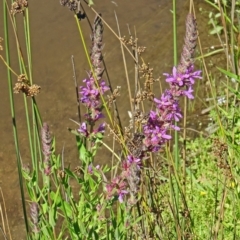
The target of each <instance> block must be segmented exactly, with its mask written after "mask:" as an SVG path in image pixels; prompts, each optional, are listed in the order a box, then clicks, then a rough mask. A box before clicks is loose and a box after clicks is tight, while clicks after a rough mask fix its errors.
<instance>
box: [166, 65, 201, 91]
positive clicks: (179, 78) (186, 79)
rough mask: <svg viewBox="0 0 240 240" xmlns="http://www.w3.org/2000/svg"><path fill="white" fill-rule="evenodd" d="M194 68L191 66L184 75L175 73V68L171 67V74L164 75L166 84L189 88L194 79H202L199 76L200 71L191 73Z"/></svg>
mask: <svg viewBox="0 0 240 240" xmlns="http://www.w3.org/2000/svg"><path fill="white" fill-rule="evenodd" d="M193 69H194V66H193V65H191V66H190V67H189V68H188V69H187V70H186V72H185V73H180V72H178V71H177V68H176V67H173V70H172V74H168V73H164V74H163V75H165V76H166V77H167V78H166V82H168V83H170V84H172V85H176V86H178V87H183V86H191V85H193V84H194V82H195V78H202V77H201V76H200V74H201V71H195V72H193Z"/></svg>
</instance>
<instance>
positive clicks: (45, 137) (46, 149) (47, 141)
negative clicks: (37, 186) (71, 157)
mask: <svg viewBox="0 0 240 240" xmlns="http://www.w3.org/2000/svg"><path fill="white" fill-rule="evenodd" d="M41 139H42V149H43V155H44V160H43V165H44V173H45V175H47V176H48V175H49V174H50V173H51V162H50V156H51V153H52V148H51V145H52V138H51V134H50V130H49V126H48V124H47V123H43V127H42V129H41Z"/></svg>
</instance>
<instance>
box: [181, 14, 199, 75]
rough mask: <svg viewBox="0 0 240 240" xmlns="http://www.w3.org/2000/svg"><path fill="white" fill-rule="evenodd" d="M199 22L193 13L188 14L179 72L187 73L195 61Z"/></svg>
mask: <svg viewBox="0 0 240 240" xmlns="http://www.w3.org/2000/svg"><path fill="white" fill-rule="evenodd" d="M197 37H198V36H197V23H196V20H195V18H194V16H193V15H192V14H188V15H187V19H186V34H185V39H184V45H183V50H182V54H181V60H180V63H179V65H178V66H177V71H178V73H185V72H186V70H187V69H188V68H189V67H190V66H191V65H192V64H193V62H194V59H193V57H194V52H195V48H196V45H197Z"/></svg>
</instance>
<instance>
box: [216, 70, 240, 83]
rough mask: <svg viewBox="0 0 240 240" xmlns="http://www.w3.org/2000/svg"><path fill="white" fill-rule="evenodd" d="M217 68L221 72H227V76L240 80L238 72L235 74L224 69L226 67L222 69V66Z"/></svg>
mask: <svg viewBox="0 0 240 240" xmlns="http://www.w3.org/2000/svg"><path fill="white" fill-rule="evenodd" d="M217 69H218V70H219V71H220V72H222V73H223V74H225V75H226V76H228V77H230V78H233V79H235V80H236V81H238V82H240V77H239V76H238V75H236V74H234V73H231V72H229V71H227V70H224V69H222V68H220V67H217Z"/></svg>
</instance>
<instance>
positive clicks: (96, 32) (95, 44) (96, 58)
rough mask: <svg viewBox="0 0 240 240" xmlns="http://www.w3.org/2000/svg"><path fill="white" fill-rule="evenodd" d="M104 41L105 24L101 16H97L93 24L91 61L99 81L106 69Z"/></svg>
mask: <svg viewBox="0 0 240 240" xmlns="http://www.w3.org/2000/svg"><path fill="white" fill-rule="evenodd" d="M102 39H103V23H102V20H101V18H100V17H99V16H96V17H95V19H94V23H93V34H92V49H91V54H90V55H91V60H92V65H93V70H94V74H95V75H96V77H97V80H100V79H101V78H102V75H103V72H104V69H103V67H102V61H103V56H102V49H103V47H102Z"/></svg>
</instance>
